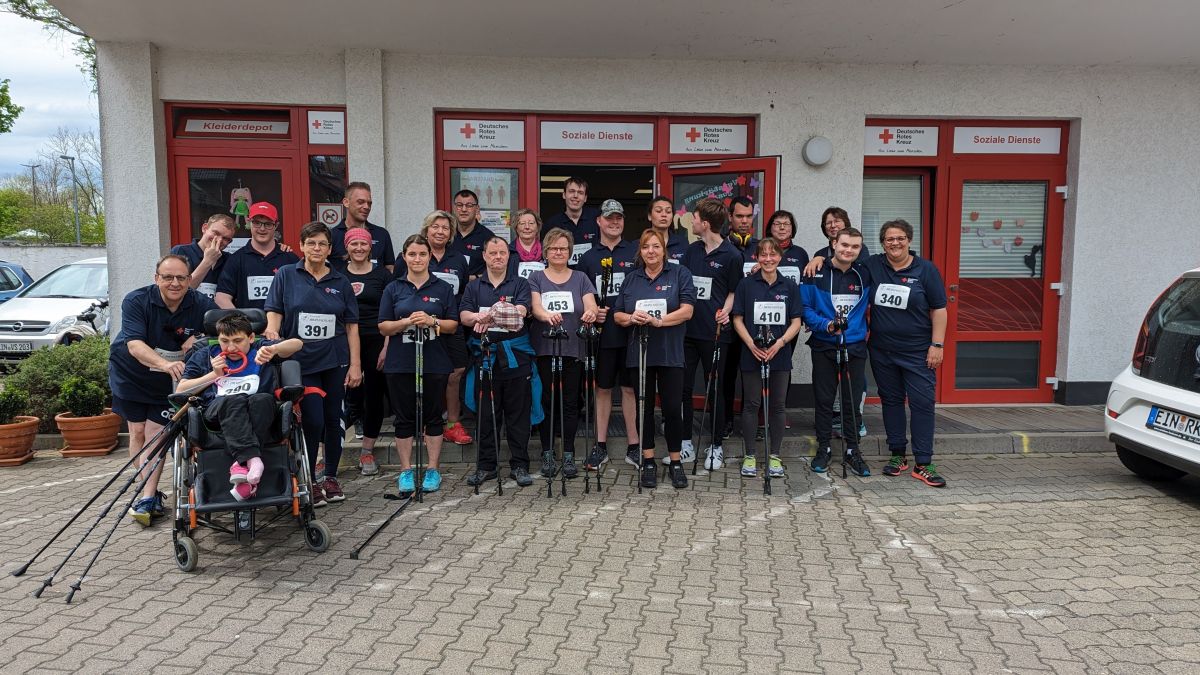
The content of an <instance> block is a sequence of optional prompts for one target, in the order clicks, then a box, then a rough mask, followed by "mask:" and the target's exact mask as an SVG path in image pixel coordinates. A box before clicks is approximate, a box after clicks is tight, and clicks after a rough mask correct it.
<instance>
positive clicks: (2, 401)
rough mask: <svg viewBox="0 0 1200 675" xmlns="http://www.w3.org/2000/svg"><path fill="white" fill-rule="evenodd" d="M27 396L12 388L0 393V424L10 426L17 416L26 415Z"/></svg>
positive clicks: (27, 407) (21, 391)
mask: <svg viewBox="0 0 1200 675" xmlns="http://www.w3.org/2000/svg"><path fill="white" fill-rule="evenodd" d="M28 409H29V394H27V393H25V392H24V391H23V390H21V389H18V388H16V387H13V386H11V385H10V386H6V387H4V391H0V424H12V423H13V422H14V421H16V420H15V418H16V416H17V415H25V414H28V413H26V412H25V411H26V410H28Z"/></svg>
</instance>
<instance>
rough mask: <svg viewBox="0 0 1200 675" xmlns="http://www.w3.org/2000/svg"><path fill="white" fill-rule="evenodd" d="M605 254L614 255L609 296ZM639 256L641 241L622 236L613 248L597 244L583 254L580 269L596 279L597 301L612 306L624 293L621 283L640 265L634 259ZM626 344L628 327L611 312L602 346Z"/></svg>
mask: <svg viewBox="0 0 1200 675" xmlns="http://www.w3.org/2000/svg"><path fill="white" fill-rule="evenodd" d="M605 258H612V283H611V284H610V287H609V288H608V295H607V297H600V294H601V293H604V292H605V290H604V288H603V284H602V283H601V281H602V280H603V277H604V268H603V266H602V265H601V264H600V263H601V261H602V260H604V259H605ZM636 258H637V244H635V243H633V242H632V241H625V240H624V239H621V240H619V241H618V242H617V245H616V246H614V247H613V248H608V247H607V246H604V245H603V244H597V245H596V247H595V248H593V249H592V250H590V251H588V252H587V253H585V254H584V255H583V257H582V258H580V260H579V266H578V267H577V268H576V269H578V270H579V271H580V272H583V273H584V274H586V275H587V277H588V279H591V280H592V284H593V285H594V286H595V287H596V301H597V303H599V304H600V306H602V307H611V306H612V304H613V302H614V301H615V300H616V299H617V296H619V295H620V294H621V286H622V285H623V284H624V283H625V279H626V277H627V276H628V275H629V274H630V273H631V272H633V270H634V269H635V268H636V264H635V263H634V260H635V259H636ZM624 346H625V329H624V328H622V327H620V326H618V325H617V324H616V322H615V321H613V313H612V312H609V313H608V318H606V319H605V320H604V326H603V330H602V332H601V333H600V348H601V349H618V348H621V347H624Z"/></svg>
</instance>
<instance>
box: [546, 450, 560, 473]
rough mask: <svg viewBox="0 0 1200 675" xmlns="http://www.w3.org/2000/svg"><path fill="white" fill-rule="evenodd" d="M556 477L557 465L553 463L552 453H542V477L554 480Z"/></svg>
mask: <svg viewBox="0 0 1200 675" xmlns="http://www.w3.org/2000/svg"><path fill="white" fill-rule="evenodd" d="M557 475H558V464H557V463H556V462H555V461H554V453H553V452H550V451H549V450H547V451H545V452H543V453H542V477H543V478H554V477H555V476H557Z"/></svg>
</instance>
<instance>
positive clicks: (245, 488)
mask: <svg viewBox="0 0 1200 675" xmlns="http://www.w3.org/2000/svg"><path fill="white" fill-rule="evenodd" d="M257 491H258V488H256V487H254V486H253V485H251V484H249V483H238V484H237V485H234V486H233V489H232V490H230V491H229V494H231V495H233V498H234V499H236V500H238V501H239V502H244V501H246V500H247V499H250V498H251V497H253V496H254V493H255V492H257Z"/></svg>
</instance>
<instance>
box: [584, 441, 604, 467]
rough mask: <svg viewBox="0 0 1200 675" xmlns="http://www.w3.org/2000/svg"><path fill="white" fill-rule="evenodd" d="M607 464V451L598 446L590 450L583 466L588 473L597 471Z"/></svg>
mask: <svg viewBox="0 0 1200 675" xmlns="http://www.w3.org/2000/svg"><path fill="white" fill-rule="evenodd" d="M605 464H608V449H607V448H602V447H600V446H598V445H597V446H595V447H593V448H592V451H591V453H589V454H588V458H587V462H586V463H585V464H584V465H583V466H584V467H585V468H586V469H587V470H588V471H599V470H600V469H602V468H604V465H605Z"/></svg>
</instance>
